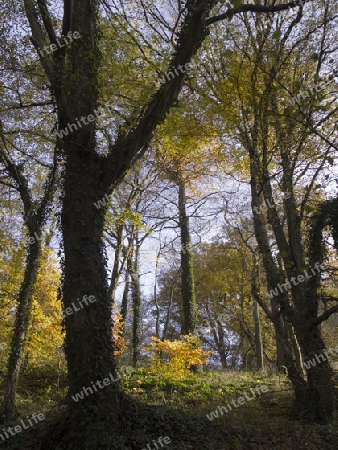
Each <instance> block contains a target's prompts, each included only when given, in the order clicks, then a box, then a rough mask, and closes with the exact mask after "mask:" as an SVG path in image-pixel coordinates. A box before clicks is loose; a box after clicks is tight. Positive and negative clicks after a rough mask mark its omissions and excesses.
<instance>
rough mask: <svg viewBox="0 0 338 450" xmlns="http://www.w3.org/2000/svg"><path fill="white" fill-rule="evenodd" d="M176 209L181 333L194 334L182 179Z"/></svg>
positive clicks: (191, 258) (190, 263) (192, 296)
mask: <svg viewBox="0 0 338 450" xmlns="http://www.w3.org/2000/svg"><path fill="white" fill-rule="evenodd" d="M178 190H179V193H178V211H179V224H180V230H181V290H182V303H183V318H182V319H183V323H182V334H189V333H191V334H195V333H196V327H197V307H196V298H195V287H194V268H193V256H192V246H191V239H190V230H189V217H188V216H187V211H186V195H185V184H184V181H182V180H181V181H180V182H179V184H178Z"/></svg>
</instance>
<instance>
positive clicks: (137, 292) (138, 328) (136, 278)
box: [132, 233, 142, 367]
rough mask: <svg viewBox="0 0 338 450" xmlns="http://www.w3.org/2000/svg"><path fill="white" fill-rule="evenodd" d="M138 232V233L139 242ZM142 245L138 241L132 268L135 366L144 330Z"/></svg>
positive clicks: (134, 365)
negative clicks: (141, 272) (140, 263)
mask: <svg viewBox="0 0 338 450" xmlns="http://www.w3.org/2000/svg"><path fill="white" fill-rule="evenodd" d="M137 236H138V233H136V242H137ZM139 258H140V247H139V245H138V244H137V243H136V248H135V255H134V263H133V269H132V280H133V282H132V299H133V367H136V366H137V362H138V360H139V358H140V349H141V332H142V297H141V286H140V269H139Z"/></svg>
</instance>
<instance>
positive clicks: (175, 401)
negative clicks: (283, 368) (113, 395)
mask: <svg viewBox="0 0 338 450" xmlns="http://www.w3.org/2000/svg"><path fill="white" fill-rule="evenodd" d="M65 383H66V381H65V379H63V380H62V383H61V386H60V389H59V390H57V377H56V376H55V375H54V374H53V373H49V374H48V373H43V372H35V373H31V374H26V375H25V376H24V377H23V378H22V380H21V386H20V388H19V391H18V408H19V411H20V413H21V414H20V415H21V416H22V417H25V416H27V415H29V414H32V413H34V412H43V413H45V414H46V415H47V417H48V420H47V421H46V424H44V425H42V427H45V426H46V425H47V424H48V423H50V422H53V420H55V418H56V417H58V415H59V414H60V411H62V407H61V404H62V400H63V398H64V394H65V392H66V384H65ZM257 385H266V386H268V392H266V393H263V394H262V395H260V396H257V397H256V399H255V400H253V401H250V402H248V401H247V402H245V403H244V404H243V405H239V406H238V407H237V408H233V409H232V411H230V412H228V413H226V414H225V413H224V415H220V416H219V418H217V419H214V420H213V421H210V420H208V419H207V417H206V415H207V414H210V412H211V411H214V410H216V409H217V408H218V406H225V405H226V404H227V403H230V402H231V401H232V400H237V399H238V397H240V396H242V395H243V394H245V393H247V394H248V395H249V394H250V388H254V387H255V386H257ZM123 390H124V392H125V393H127V394H129V396H128V398H127V399H126V405H125V407H126V409H127V410H128V414H127V415H126V417H125V420H124V433H125V436H126V444H125V445H126V446H125V449H133V450H134V449H135V450H141V449H143V448H145V447H146V445H147V443H151V442H152V439H155V440H157V438H158V437H159V436H163V437H165V436H169V437H170V439H171V444H170V445H168V446H166V447H164V448H163V449H164V450H176V449H177V450H189V449H190V450H208V449H210V450H223V449H224V450H225V449H226V450H251V449H252V450H265V449H266V450H271V449H272V448H273V449H274V450H293V449H297V450H301V449H307V450H318V449H324V450H337V448H338V421H337V416H336V418H335V421H334V423H333V424H331V425H329V426H317V425H304V424H301V423H299V422H291V421H289V420H288V410H289V408H290V406H291V403H292V389H291V386H290V383H289V381H288V380H287V378H286V377H285V376H276V375H275V376H271V375H267V374H262V373H249V372H238V371H225V372H207V373H192V372H188V373H187V375H186V376H184V377H183V378H181V379H178V380H163V379H159V378H158V377H157V376H156V375H154V374H151V373H149V372H148V371H147V370H145V369H138V370H134V371H133V373H132V374H131V375H130V376H128V377H125V378H124V379H123ZM0 394H1V395H2V392H0ZM133 399H134V400H133ZM133 402H134V403H133ZM42 431H43V430H42ZM20 434H21V435H22V436H20V437H19V438H20V439H21V444H20V445H23V444H22V443H23V442H25V443H26V444H27V442H28V441H27V438H28V439H31V441H32V442H33V441H34V439H35V440H37V439H38V437H39V434H38V430H27V431H25V435H26V437H25V436H23V435H24V433H20ZM27 435H29V436H27ZM4 444H5V445H3V448H6V449H8V450H12V449H13V450H14V448H15V449H19V448H20V449H22V450H23V449H25V448H26V447H22V446H19V447H18V446H17V445H18V443H17V442H16V439H15V438H14V437H13V438H11V439H8V442H6V443H4ZM0 447H2V446H1V444H0ZM27 448H34V449H35V450H39V446H38V445H36V444H35V446H33V445H32V447H27ZM50 448H51V450H53V446H51V447H50ZM152 448H153V447H152ZM154 448H155V447H154ZM125 449H123V450H125ZM121 450H122V449H121Z"/></svg>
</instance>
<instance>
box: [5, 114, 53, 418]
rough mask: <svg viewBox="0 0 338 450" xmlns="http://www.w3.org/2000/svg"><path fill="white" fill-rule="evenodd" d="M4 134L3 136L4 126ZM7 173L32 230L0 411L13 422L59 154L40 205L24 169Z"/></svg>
mask: <svg viewBox="0 0 338 450" xmlns="http://www.w3.org/2000/svg"><path fill="white" fill-rule="evenodd" d="M0 133H1V134H2V127H1V123H0ZM4 142H5V141H4ZM5 159H6V157H5ZM7 171H8V173H9V175H10V176H11V178H12V179H13V181H14V182H15V183H16V185H17V189H18V191H19V194H20V197H21V200H22V203H23V210H24V216H25V225H26V227H27V230H28V243H27V258H26V267H25V271H24V279H23V281H22V284H21V287H20V291H19V295H18V307H17V311H16V317H15V324H14V333H13V336H12V344H11V352H10V356H9V360H8V368H7V376H6V387H5V394H4V400H3V402H2V405H1V408H0V421H9V420H13V419H14V418H15V417H16V416H17V411H16V391H17V386H18V381H19V375H20V367H21V362H22V357H23V354H24V350H25V343H26V340H27V334H28V325H29V319H30V313H31V307H32V299H33V290H34V285H35V282H36V279H37V274H38V269H39V264H40V257H41V248H42V245H41V239H42V230H43V225H44V224H45V221H46V219H47V211H48V207H49V205H50V203H51V201H52V198H53V194H54V192H55V188H56V184H55V180H56V174H57V155H56V154H55V155H54V161H53V165H52V168H51V169H50V172H49V175H48V178H47V181H46V184H45V191H44V194H43V197H42V199H41V200H40V203H39V206H37V205H36V204H35V203H34V201H33V200H32V198H31V192H30V190H29V183H28V180H27V179H26V177H25V176H24V174H23V172H22V170H21V168H20V167H19V166H18V165H15V164H14V163H13V162H11V161H10V160H7Z"/></svg>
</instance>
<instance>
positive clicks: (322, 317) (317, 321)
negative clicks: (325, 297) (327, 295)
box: [310, 299, 338, 329]
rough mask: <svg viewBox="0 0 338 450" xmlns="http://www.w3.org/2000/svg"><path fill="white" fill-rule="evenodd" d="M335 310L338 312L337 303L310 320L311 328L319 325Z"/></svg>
mask: <svg viewBox="0 0 338 450" xmlns="http://www.w3.org/2000/svg"><path fill="white" fill-rule="evenodd" d="M337 300H338V299H337ZM336 312H338V305H336V306H332V307H331V308H329V309H327V310H326V311H324V312H323V314H321V315H320V316H318V317H317V318H316V319H315V320H313V321H312V323H311V325H310V327H311V329H312V328H315V327H317V326H318V325H320V324H321V323H322V322H324V321H325V320H327V319H328V318H329V317H330V316H332V314H334V313H336Z"/></svg>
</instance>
